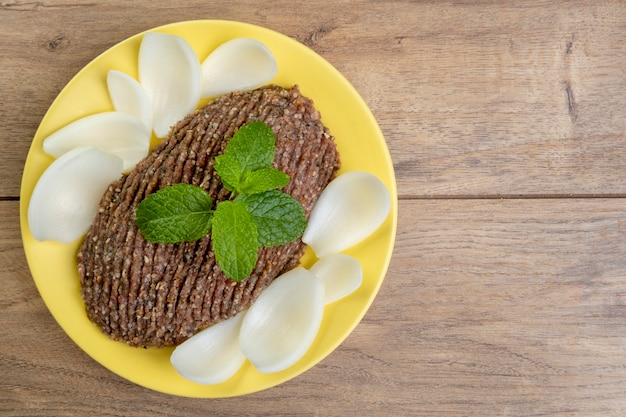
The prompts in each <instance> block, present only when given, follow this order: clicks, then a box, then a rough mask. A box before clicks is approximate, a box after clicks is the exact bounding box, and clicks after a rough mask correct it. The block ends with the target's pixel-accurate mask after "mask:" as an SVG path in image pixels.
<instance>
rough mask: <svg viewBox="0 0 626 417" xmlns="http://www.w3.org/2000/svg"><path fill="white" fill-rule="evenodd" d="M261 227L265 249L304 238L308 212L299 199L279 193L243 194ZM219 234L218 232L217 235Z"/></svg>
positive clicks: (260, 234)
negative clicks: (305, 212) (305, 211)
mask: <svg viewBox="0 0 626 417" xmlns="http://www.w3.org/2000/svg"><path fill="white" fill-rule="evenodd" d="M236 201H243V202H245V204H246V206H247V207H248V211H249V212H250V215H251V217H252V220H253V221H254V223H255V224H256V226H257V230H258V240H259V245H261V246H268V247H269V246H279V245H283V244H285V243H288V242H291V241H292V240H295V239H297V238H298V237H300V236H302V234H303V233H304V229H305V228H306V217H305V215H304V209H303V208H302V205H301V204H300V202H298V200H296V199H294V198H293V197H292V196H290V195H289V194H287V193H284V192H282V191H279V190H270V191H265V192H263V193H259V194H248V195H243V194H242V195H240V196H239V197H237V199H236ZM214 233H215V232H214Z"/></svg>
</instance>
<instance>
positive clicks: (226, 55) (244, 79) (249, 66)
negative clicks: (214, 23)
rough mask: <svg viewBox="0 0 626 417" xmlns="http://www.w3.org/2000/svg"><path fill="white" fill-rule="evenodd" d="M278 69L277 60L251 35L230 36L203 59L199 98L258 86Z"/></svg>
mask: <svg viewBox="0 0 626 417" xmlns="http://www.w3.org/2000/svg"><path fill="white" fill-rule="evenodd" d="M277 71H278V65H277V63H276V59H275V58H274V55H273V54H272V51H271V50H270V49H269V48H268V47H267V46H266V45H265V44H263V43H262V42H259V41H258V40H256V39H250V38H235V39H231V40H230V41H228V42H224V43H223V44H221V45H220V46H218V47H217V48H216V49H215V50H214V51H213V52H212V53H211V54H210V55H209V56H208V57H207V58H206V59H205V60H204V61H202V97H203V98H209V97H216V96H218V95H221V94H226V93H230V92H233V91H245V90H251V89H254V88H257V87H261V86H262V85H264V84H266V83H268V82H270V81H271V80H272V79H273V78H274V77H275V76H276V72H277Z"/></svg>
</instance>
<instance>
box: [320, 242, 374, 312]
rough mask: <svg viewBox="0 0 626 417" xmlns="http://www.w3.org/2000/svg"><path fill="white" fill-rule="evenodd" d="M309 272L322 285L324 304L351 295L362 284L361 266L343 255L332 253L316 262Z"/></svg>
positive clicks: (348, 256)
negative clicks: (320, 281)
mask: <svg viewBox="0 0 626 417" xmlns="http://www.w3.org/2000/svg"><path fill="white" fill-rule="evenodd" d="M309 271H311V272H312V273H313V275H315V276H316V277H317V278H318V279H320V280H322V282H323V283H324V302H325V303H326V304H330V303H334V302H335V301H337V300H339V299H341V298H343V297H345V296H347V295H349V294H351V293H352V292H354V291H355V290H356V289H357V288H359V287H360V286H361V283H362V282H363V268H361V264H360V263H359V261H357V260H356V259H354V258H353V257H352V256H350V255H346V254H344V253H333V254H331V255H327V256H325V257H323V258H322V259H319V260H317V262H315V263H314V264H313V266H311V268H309Z"/></svg>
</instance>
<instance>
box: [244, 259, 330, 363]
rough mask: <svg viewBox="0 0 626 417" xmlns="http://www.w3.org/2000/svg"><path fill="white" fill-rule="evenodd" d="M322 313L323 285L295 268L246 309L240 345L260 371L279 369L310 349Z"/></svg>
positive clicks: (309, 273) (312, 276) (310, 275)
mask: <svg viewBox="0 0 626 417" xmlns="http://www.w3.org/2000/svg"><path fill="white" fill-rule="evenodd" d="M323 315H324V284H323V283H322V281H321V280H320V279H318V278H316V277H315V276H314V275H313V274H312V273H311V272H309V271H308V270H306V269H304V268H302V267H298V268H295V269H292V270H291V271H289V272H287V273H285V274H283V275H282V276H280V277H278V278H276V279H275V280H274V281H273V282H272V283H271V284H270V285H269V286H268V287H267V288H266V289H265V290H264V291H263V292H262V293H261V295H259V298H258V299H257V300H256V301H255V303H254V304H252V307H250V308H249V309H248V313H247V314H246V317H244V319H243V323H242V325H241V332H240V334H239V344H240V347H241V350H242V351H243V353H244V354H245V355H246V357H247V358H248V359H249V360H250V362H252V364H253V365H254V366H255V367H256V369H257V370H258V371H259V372H263V373H271V372H279V371H282V370H284V369H287V368H289V367H290V366H291V365H293V364H294V363H296V362H297V361H298V360H299V359H300V358H301V357H302V356H303V355H304V354H305V353H306V351H307V350H308V349H309V347H310V346H311V344H312V343H313V340H314V339H315V336H316V335H317V332H318V330H319V326H320V324H321V322H322V316H323Z"/></svg>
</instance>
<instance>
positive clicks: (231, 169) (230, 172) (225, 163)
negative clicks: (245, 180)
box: [215, 154, 244, 192]
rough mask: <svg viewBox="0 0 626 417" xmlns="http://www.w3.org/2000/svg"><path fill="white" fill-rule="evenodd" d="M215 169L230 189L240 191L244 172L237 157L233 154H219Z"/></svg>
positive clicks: (225, 185)
mask: <svg viewBox="0 0 626 417" xmlns="http://www.w3.org/2000/svg"><path fill="white" fill-rule="evenodd" d="M215 171H217V174H218V175H219V176H220V179H221V180H222V184H224V187H226V189H227V190H228V191H231V192H239V189H240V186H241V185H240V183H241V179H242V176H243V173H244V172H243V169H242V168H241V164H240V163H239V161H238V160H237V158H235V157H234V156H233V155H231V154H223V155H219V156H217V157H216V158H215Z"/></svg>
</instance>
